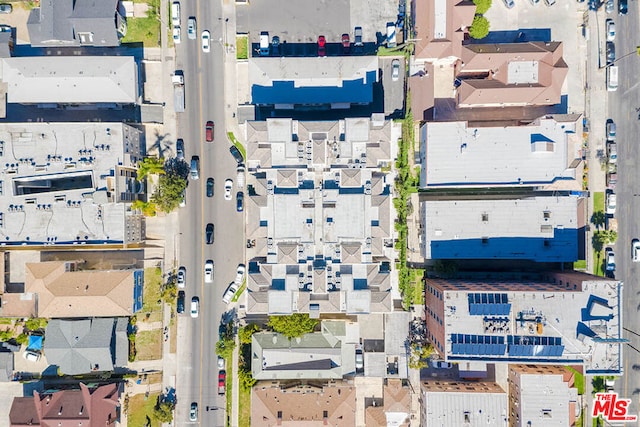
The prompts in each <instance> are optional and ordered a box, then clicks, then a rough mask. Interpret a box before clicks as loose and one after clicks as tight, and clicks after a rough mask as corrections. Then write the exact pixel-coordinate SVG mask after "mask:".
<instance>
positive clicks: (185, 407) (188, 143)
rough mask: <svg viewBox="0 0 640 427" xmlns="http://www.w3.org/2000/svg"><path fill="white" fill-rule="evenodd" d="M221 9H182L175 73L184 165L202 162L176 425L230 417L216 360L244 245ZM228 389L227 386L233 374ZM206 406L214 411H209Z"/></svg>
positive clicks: (190, 200)
mask: <svg viewBox="0 0 640 427" xmlns="http://www.w3.org/2000/svg"><path fill="white" fill-rule="evenodd" d="M189 16H195V17H196V19H197V37H196V40H190V39H188V37H187V19H188V17H189ZM221 16H222V9H221V3H220V2H208V1H205V0H183V1H181V27H182V43H180V44H178V45H177V46H176V64H177V65H176V68H177V69H182V70H183V71H184V77H185V92H186V100H185V101H186V112H185V113H181V114H178V126H177V128H178V136H179V137H181V138H183V139H184V141H185V159H186V160H190V159H191V156H193V155H197V156H199V157H200V179H199V180H197V181H194V180H190V181H189V186H188V188H187V206H186V207H185V208H182V209H181V211H180V233H181V234H179V235H178V236H177V243H178V247H179V263H180V265H184V266H185V267H186V268H187V288H186V296H187V298H186V304H185V305H186V307H185V308H186V310H185V314H183V315H181V316H180V319H179V322H181V323H185V322H186V327H184V328H183V327H179V330H180V331H182V336H180V334H179V335H178V340H179V344H178V347H179V348H178V371H177V378H176V389H177V396H178V405H177V411H176V425H177V426H181V425H195V424H199V425H202V426H223V425H225V417H226V415H227V414H226V411H225V410H224V409H223V408H225V397H224V396H218V389H217V377H218V369H217V357H216V354H215V344H216V341H217V338H218V326H219V325H220V319H221V317H222V315H223V314H224V313H225V311H226V309H227V307H226V305H225V304H224V303H223V302H222V294H223V292H224V290H225V289H226V287H227V285H228V284H229V283H230V282H231V281H232V280H233V278H234V277H235V270H236V267H237V265H238V264H239V263H241V262H243V260H242V257H243V254H244V246H243V243H244V238H243V231H244V229H243V226H242V224H243V221H242V218H243V217H242V215H241V214H239V213H237V212H236V204H235V188H234V192H233V195H234V197H233V200H232V201H225V200H224V197H223V195H224V189H223V187H224V181H225V179H227V178H232V179H233V180H234V186H235V175H236V173H235V169H236V162H235V160H234V159H233V158H232V156H231V154H230V153H229V146H230V143H229V141H228V139H227V136H226V131H225V128H226V127H225V123H224V107H225V106H224V90H223V89H224V64H223V61H224V56H223V45H222V43H221V42H219V40H220V39H221V38H222V31H223V27H222V25H221V24H222V23H223V21H221V20H220V19H219V18H220V17H221ZM203 30H209V31H210V32H211V52H210V53H204V52H203V51H202V49H201V42H200V35H201V32H202V31H203ZM208 120H213V121H214V123H215V140H214V142H213V143H206V142H205V135H204V134H205V122H206V121H208ZM208 177H213V178H214V180H215V187H214V191H215V194H214V197H212V198H207V197H206V195H205V186H206V180H207V178H208ZM207 223H213V224H214V226H215V234H214V237H215V241H214V243H213V244H212V245H206V244H205V241H204V234H205V233H204V230H205V226H206V224H207ZM207 259H212V260H213V261H214V263H215V269H214V272H215V273H214V282H213V283H207V284H205V283H204V279H203V275H204V271H203V269H204V263H205V260H207ZM194 295H196V296H198V297H199V298H200V313H199V317H198V318H196V319H192V318H190V317H189V313H188V311H189V302H190V300H191V298H192V296H194ZM227 381H230V373H229V374H228V378H227ZM191 402H198V406H199V422H198V423H193V422H189V421H188V418H189V405H190V404H191ZM206 406H210V407H216V408H220V409H216V410H213V411H206V410H205V408H206Z"/></svg>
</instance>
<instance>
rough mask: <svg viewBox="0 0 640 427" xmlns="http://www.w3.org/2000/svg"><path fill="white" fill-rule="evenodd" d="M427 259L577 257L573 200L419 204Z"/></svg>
mask: <svg viewBox="0 0 640 427" xmlns="http://www.w3.org/2000/svg"><path fill="white" fill-rule="evenodd" d="M422 212H423V213H424V215H423V222H422V230H423V236H424V240H423V241H422V242H421V249H422V255H423V256H424V257H425V258H427V259H454V258H455V259H465V258H468V259H528V260H534V261H538V262H574V261H576V260H577V259H578V228H579V224H578V197H574V196H548V197H528V198H523V199H483V200H460V199H459V200H427V201H425V202H422Z"/></svg>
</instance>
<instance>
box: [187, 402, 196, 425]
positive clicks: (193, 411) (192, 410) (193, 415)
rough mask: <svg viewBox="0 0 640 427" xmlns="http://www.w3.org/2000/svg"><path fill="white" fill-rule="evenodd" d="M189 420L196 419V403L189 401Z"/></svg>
mask: <svg viewBox="0 0 640 427" xmlns="http://www.w3.org/2000/svg"><path fill="white" fill-rule="evenodd" d="M189 421H198V404H197V403H196V402H191V406H190V407H189Z"/></svg>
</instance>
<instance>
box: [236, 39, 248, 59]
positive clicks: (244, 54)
mask: <svg viewBox="0 0 640 427" xmlns="http://www.w3.org/2000/svg"><path fill="white" fill-rule="evenodd" d="M247 58H249V38H248V37H247V36H236V59H247Z"/></svg>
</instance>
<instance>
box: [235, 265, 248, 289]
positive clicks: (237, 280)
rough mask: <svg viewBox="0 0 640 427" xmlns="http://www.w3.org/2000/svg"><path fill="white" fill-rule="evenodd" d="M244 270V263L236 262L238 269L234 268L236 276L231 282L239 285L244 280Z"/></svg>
mask: <svg viewBox="0 0 640 427" xmlns="http://www.w3.org/2000/svg"><path fill="white" fill-rule="evenodd" d="M245 271H246V268H245V267H244V264H238V269H237V270H236V278H235V280H234V281H233V283H235V284H236V285H238V286H241V285H242V282H244V272H245Z"/></svg>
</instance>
